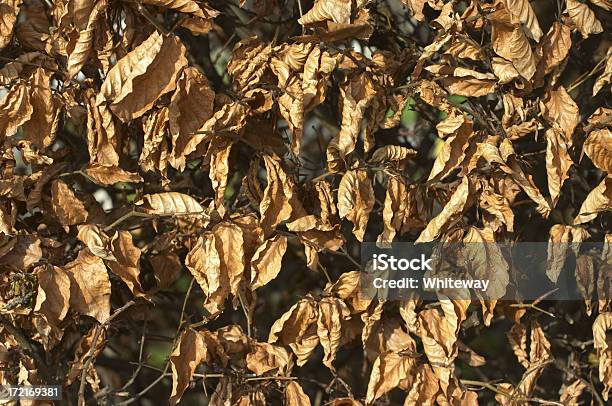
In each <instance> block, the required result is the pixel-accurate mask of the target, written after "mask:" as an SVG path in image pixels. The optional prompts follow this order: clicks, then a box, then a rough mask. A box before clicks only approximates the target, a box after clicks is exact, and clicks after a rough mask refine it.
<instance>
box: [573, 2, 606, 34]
mask: <svg viewBox="0 0 612 406" xmlns="http://www.w3.org/2000/svg"><path fill="white" fill-rule="evenodd" d="M565 11H566V12H567V14H568V15H569V18H570V20H571V21H572V22H573V23H574V25H575V26H576V27H577V28H578V30H579V31H580V33H581V34H582V36H583V37H584V38H587V37H588V36H589V35H590V34H599V33H600V32H602V31H603V27H602V26H601V22H600V21H599V20H598V19H597V17H595V13H594V12H593V10H591V9H590V8H589V6H587V5H586V4H584V3H581V2H579V1H578V0H567V1H566V2H565Z"/></svg>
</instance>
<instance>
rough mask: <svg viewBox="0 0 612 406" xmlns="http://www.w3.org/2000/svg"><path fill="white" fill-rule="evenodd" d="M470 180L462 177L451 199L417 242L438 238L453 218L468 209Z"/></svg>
mask: <svg viewBox="0 0 612 406" xmlns="http://www.w3.org/2000/svg"><path fill="white" fill-rule="evenodd" d="M470 189H471V187H470V180H469V179H468V178H467V176H466V177H463V178H462V179H461V183H460V184H459V185H458V186H457V189H455V191H454V192H453V194H452V195H451V197H450V200H449V201H448V203H446V205H445V206H444V207H443V208H442V211H441V212H440V214H438V215H437V216H436V217H434V218H433V219H431V221H430V222H429V223H428V224H427V227H425V229H424V230H423V231H422V232H421V234H419V238H417V240H416V242H417V243H419V242H429V241H434V240H436V239H437V238H438V237H439V236H440V234H441V233H442V232H444V231H445V228H446V227H447V225H448V224H449V222H451V221H452V219H453V218H457V216H461V215H462V213H463V211H464V210H465V209H466V206H467V204H468V200H469V194H470Z"/></svg>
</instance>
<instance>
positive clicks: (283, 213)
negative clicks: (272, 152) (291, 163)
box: [259, 155, 293, 234]
mask: <svg viewBox="0 0 612 406" xmlns="http://www.w3.org/2000/svg"><path fill="white" fill-rule="evenodd" d="M264 164H265V166H266V173H267V177H268V179H267V180H268V183H267V185H266V188H265V190H264V195H263V198H262V199H261V202H260V203H259V212H260V214H261V228H262V229H263V230H264V233H265V234H270V232H271V231H272V230H273V229H274V228H275V227H276V226H277V225H278V224H279V223H280V222H282V221H285V220H288V219H289V218H290V217H291V214H292V212H293V207H292V206H291V204H290V203H289V202H290V200H291V198H292V197H293V186H292V184H291V183H290V180H289V178H288V176H287V174H286V173H285V171H284V170H283V168H282V167H281V165H280V162H279V160H278V158H276V157H272V156H268V155H265V156H264Z"/></svg>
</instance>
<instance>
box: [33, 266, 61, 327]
mask: <svg viewBox="0 0 612 406" xmlns="http://www.w3.org/2000/svg"><path fill="white" fill-rule="evenodd" d="M36 274H37V276H38V293H37V294H36V303H35V305H34V311H37V312H41V313H42V314H43V315H44V316H45V318H46V319H47V322H48V323H49V324H51V325H53V326H56V327H57V326H58V324H59V322H60V321H62V320H63V319H64V317H66V314H67V313H68V308H69V306H70V278H69V277H68V275H67V274H66V272H65V271H64V270H63V269H62V268H59V267H56V266H52V265H51V266H42V267H39V268H38V272H37V273H36Z"/></svg>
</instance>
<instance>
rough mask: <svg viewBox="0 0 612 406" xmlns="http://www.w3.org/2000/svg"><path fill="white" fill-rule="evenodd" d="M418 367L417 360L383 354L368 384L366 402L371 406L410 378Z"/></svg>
mask: <svg viewBox="0 0 612 406" xmlns="http://www.w3.org/2000/svg"><path fill="white" fill-rule="evenodd" d="M415 366H416V359H415V358H413V357H411V356H409V355H408V356H404V355H400V354H397V353H395V352H391V351H387V352H384V353H381V354H380V355H379V356H378V358H376V361H374V365H373V366H372V373H371V374H370V380H369V382H368V392H367V395H366V402H367V403H368V404H371V403H372V402H374V401H375V400H376V399H378V398H379V397H381V396H382V395H384V394H385V393H387V392H389V391H390V390H391V389H394V388H396V387H397V386H398V385H399V384H400V382H401V381H402V380H404V379H406V378H408V377H409V376H410V375H411V374H412V371H413V369H414V367H415Z"/></svg>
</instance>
